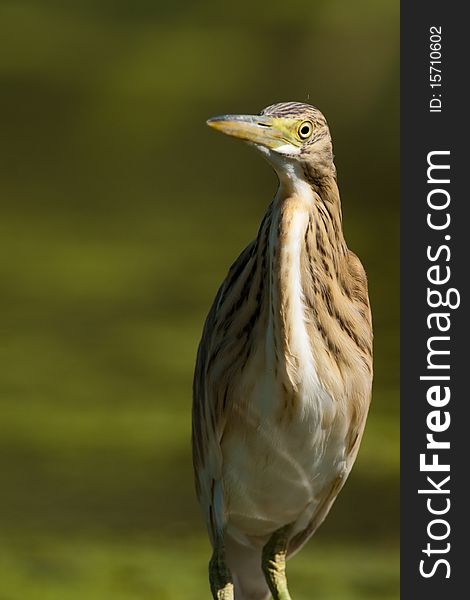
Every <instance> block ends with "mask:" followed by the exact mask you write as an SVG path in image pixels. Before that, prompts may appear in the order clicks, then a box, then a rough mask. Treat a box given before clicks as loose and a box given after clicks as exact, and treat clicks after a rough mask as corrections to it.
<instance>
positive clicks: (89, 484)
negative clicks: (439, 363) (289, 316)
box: [0, 0, 399, 600]
mask: <svg viewBox="0 0 470 600" xmlns="http://www.w3.org/2000/svg"><path fill="white" fill-rule="evenodd" d="M398 16H399V15H398V1H397V0H384V1H382V2H375V1H374V0H357V1H356V2H349V1H347V0H343V1H340V0H324V1H317V2H314V1H311V0H291V1H290V2H279V1H278V0H274V1H272V2H269V3H266V2H253V1H250V2H249V1H247V0H239V1H238V2H237V3H236V4H231V5H229V4H222V3H217V2H215V1H213V0H206V1H203V2H189V1H187V0H178V1H175V2H157V0H153V1H150V0H134V1H132V0H113V1H111V0H93V1H92V0H81V1H78V0H77V1H75V2H71V1H67V0H62V1H60V2H59V1H58V0H36V1H33V0H31V1H29V2H28V1H26V0H4V1H3V2H2V3H1V4H0V86H1V93H0V121H1V135H0V196H1V201H2V219H1V224H0V228H1V231H0V236H1V244H2V248H1V253H0V270H1V272H0V285H1V287H2V291H1V296H0V311H1V332H0V336H1V344H0V352H1V357H0V364H1V382H0V599H1V600H36V599H37V600H59V599H60V600H82V599H83V598H87V599H89V600H95V599H96V600H106V599H113V600H130V599H131V598H132V599H137V598H141V599H157V598H158V599H159V600H166V599H169V600H170V599H171V600H177V599H181V600H183V599H185V600H193V599H194V600H198V599H201V598H207V597H208V586H207V582H206V561H207V559H208V556H209V547H208V542H207V540H206V536H205V531H204V527H203V524H202V520H201V518H200V515H199V510H198V506H197V504H196V501H195V498H194V493H193V482H192V472H191V462H190V443H189V437H190V405H191V391H190V388H191V379H192V369H193V363H194V356H195V351H196V347H197V343H198V340H199V335H200V331H201V327H202V324H203V320H204V318H205V314H206V312H207V309H208V307H209V304H210V302H211V301H212V298H213V296H214V294H215V291H216V289H217V286H218V284H219V282H220V281H221V280H222V278H223V277H224V275H225V273H226V270H227V268H228V266H229V265H230V264H231V262H232V260H233V259H234V258H235V257H236V255H237V254H238V253H239V251H240V250H241V249H242V248H243V247H244V245H246V243H247V242H248V241H250V240H251V239H252V238H253V236H254V235H255V233H256V231H257V227H258V223H259V221H260V219H261V217H262V215H263V212H264V210H265V208H266V206H267V204H268V203H269V201H270V199H271V197H272V195H273V194H274V192H275V188H276V180H275V177H274V175H273V174H272V173H271V172H270V170H269V168H268V167H267V165H266V164H265V163H264V162H263V161H262V159H261V158H260V157H259V156H257V155H255V153H254V152H253V151H252V150H251V149H250V148H248V147H246V146H244V145H243V144H241V143H236V142H235V141H233V140H229V139H226V138H223V137H222V136H217V135H216V134H215V133H214V132H212V131H210V130H209V129H208V128H206V126H205V124H204V122H205V119H206V118H207V117H209V116H211V115H215V114H221V113H230V112H248V113H252V112H258V111H259V110H260V109H261V108H263V107H264V106H266V105H268V104H271V103H273V102H276V101H281V100H299V101H310V102H312V103H313V104H316V105H317V106H319V108H321V109H322V110H323V111H324V112H325V114H326V115H327V118H328V119H329V122H330V126H331V130H332V133H333V138H334V144H335V153H336V164H337V167H338V173H339V183H340V187H341V192H342V198H343V211H344V227H345V232H346V237H347V240H348V243H349V245H350V247H351V248H352V249H354V251H356V252H357V253H358V254H359V256H360V257H361V258H362V260H363V262H364V264H365V266H366V268H367V271H368V274H369V279H370V293H371V299H372V303H373V313H374V322H375V333H376V360H375V368H376V379H375V393H374V400H373V405H372V409H371V414H370V419H369V424H368V427H367V430H366V435H365V439H364V443H363V447H362V450H361V452H360V455H359V459H358V462H357V465H356V467H355V468H354V470H353V474H352V476H351V478H350V481H349V482H348V484H347V485H346V487H345V489H344V491H343V492H342V494H341V496H340V498H339V499H338V501H337V503H336V505H335V507H334V509H333V511H332V512H331V515H330V516H329V518H328V519H327V521H326V523H325V524H324V526H323V527H322V529H321V530H320V532H319V533H318V535H317V536H316V537H315V539H314V540H312V541H311V542H310V543H309V545H308V546H307V547H306V548H305V549H304V550H303V551H302V553H300V554H299V555H298V557H296V558H295V559H293V560H292V562H291V563H290V564H289V575H290V580H291V588H292V593H293V596H294V598H296V599H298V600H301V599H304V600H307V599H309V598H322V599H323V600H359V599H360V600H368V599H370V600H391V599H396V598H398V476H399V465H398V435H399V432H398V175H399V174H398V143H399V137H398V120H399V115H398V108H399V107H398V75H399V46H398V42H399V39H398V35H399V34H398Z"/></svg>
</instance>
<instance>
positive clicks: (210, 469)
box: [192, 240, 256, 539]
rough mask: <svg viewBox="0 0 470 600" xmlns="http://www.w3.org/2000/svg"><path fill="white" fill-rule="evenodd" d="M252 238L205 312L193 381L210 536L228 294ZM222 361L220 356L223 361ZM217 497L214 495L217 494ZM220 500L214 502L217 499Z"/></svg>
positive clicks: (231, 303)
mask: <svg viewBox="0 0 470 600" xmlns="http://www.w3.org/2000/svg"><path fill="white" fill-rule="evenodd" d="M255 246H256V240H255V241H253V242H252V243H251V244H249V245H248V246H247V247H246V248H245V250H244V251H243V252H242V253H241V254H240V256H239V257H238V259H237V260H236V261H235V262H234V264H233V265H232V266H231V268H230V270H229V272H228V275H227V277H226V279H225V280H224V282H223V283H222V285H221V286H220V288H219V291H218V292H217V295H216V297H215V300H214V302H213V304H212V307H211V309H210V311H209V314H208V316H207V319H206V322H205V325H204V329H203V333H202V338H201V342H200V344H199V348H198V353H197V359H196V368H195V373H194V382H193V414H192V447H193V465H194V474H195V482H196V493H197V496H198V498H199V501H200V503H201V506H202V508H203V510H204V513H205V516H206V522H207V523H208V528H209V533H210V535H211V536H212V539H214V533H215V531H216V523H217V522H220V521H219V519H218V514H217V513H218V511H220V510H222V508H221V507H220V506H219V505H218V501H217V500H218V499H217V498H216V496H217V486H219V487H220V479H221V467H222V453H221V448H220V440H221V438H222V435H223V431H224V427H225V423H226V415H227V411H228V409H229V406H230V402H231V400H232V399H231V396H230V389H229V387H230V386H229V383H230V382H229V375H228V374H227V373H228V371H229V368H228V367H229V365H228V364H227V365H225V369H224V364H223V363H224V360H223V356H222V355H224V354H225V355H226V356H227V357H228V355H229V351H228V349H227V348H228V346H229V343H230V342H229V339H228V338H229V336H230V324H231V322H232V321H233V318H234V315H235V312H236V307H237V305H236V298H234V295H233V294H231V291H232V290H234V289H235V290H236V289H237V288H238V287H239V285H237V284H239V283H240V279H243V278H246V276H247V271H248V270H249V269H250V263H251V262H252V260H254V250H255ZM225 362H226V361H225ZM219 500H220V499H219ZM219 504H220V502H219Z"/></svg>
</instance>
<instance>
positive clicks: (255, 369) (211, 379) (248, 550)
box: [193, 102, 372, 600]
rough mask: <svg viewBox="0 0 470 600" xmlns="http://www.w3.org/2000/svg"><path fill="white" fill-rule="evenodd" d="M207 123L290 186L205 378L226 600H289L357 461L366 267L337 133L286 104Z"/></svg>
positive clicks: (236, 296)
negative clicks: (292, 577)
mask: <svg viewBox="0 0 470 600" xmlns="http://www.w3.org/2000/svg"><path fill="white" fill-rule="evenodd" d="M208 123H209V125H211V126H212V127H214V128H216V129H219V130H221V131H222V132H224V133H227V134H229V135H232V136H235V137H239V138H241V139H244V140H246V141H248V142H250V143H252V144H254V145H255V146H256V147H257V148H258V149H259V150H260V151H261V152H262V153H263V154H264V155H265V157H266V158H267V160H268V161H269V162H270V164H271V165H272V166H273V167H274V169H275V171H276V173H277V175H278V177H279V182H280V185H279V189H278V192H277V194H276V196H275V198H274V200H273V201H272V203H271V204H270V205H269V207H268V209H267V212H266V214H265V216H264V219H263V221H262V223H261V226H260V228H259V231H258V235H257V237H256V239H255V240H254V241H253V242H252V243H251V244H249V245H248V246H247V248H246V249H245V250H244V251H243V252H242V253H241V254H240V256H239V258H238V259H237V260H236V261H235V263H234V264H233V265H232V267H231V268H230V270H229V273H228V275H227V277H226V279H225V281H224V282H223V283H222V285H221V287H220V289H219V291H218V293H217V296H216V298H215V301H214V303H213V305H212V308H211V310H210V312H209V315H208V317H207V320H206V323H205V326H204V331H203V335H202V340H201V343H200V346H199V350H198V356H197V362H196V371H195V377H194V401H193V459H194V470H195V478H196V489H197V495H198V498H199V500H200V502H201V505H202V508H203V511H204V515H205V520H206V523H207V526H208V530H209V535H210V539H211V543H212V545H213V548H214V555H213V558H212V560H211V563H210V579H211V588H212V592H213V595H214V598H219V599H224V600H225V599H227V600H228V599H232V598H233V597H235V599H236V600H264V599H265V598H267V597H268V596H269V591H271V593H272V594H273V597H274V599H275V600H276V599H279V600H281V599H282V600H286V599H288V598H289V595H288V591H287V584H286V579H285V571H284V562H285V558H286V556H288V555H291V554H292V553H293V552H295V551H297V550H298V549H299V548H300V547H301V546H302V545H303V544H304V543H305V542H306V541H307V540H308V538H309V537H310V536H311V535H312V534H313V533H314V531H315V530H316V529H317V527H318V526H319V525H320V524H321V522H322V521H323V519H324V518H325V517H326V515H327V513H328V511H329V509H330V507H331V505H332V503H333V502H334V500H335V498H336V496H337V494H338V492H339V491H340V489H341V487H342V485H343V484H344V482H345V480H346V478H347V476H348V474H349V471H350V469H351V467H352V464H353V462H354V460H355V457H356V454H357V451H358V448H359V444H360V441H361V437H362V433H363V430H364V426H365V421H366V417H367V411H368V406H369V402H370V393H371V384H372V327H371V316H370V309H369V300H368V294H367V280H366V275H365V272H364V269H363V267H362V265H361V263H360V261H359V259H358V258H357V256H356V255H355V254H353V253H352V252H351V251H350V250H348V248H347V245H346V242H345V239H344V236H343V229H342V218H341V205H340V197H339V191H338V187H337V182H336V170H335V166H334V164H333V152H332V145H331V137H330V133H329V129H328V125H327V123H326V120H325V118H324V116H323V115H322V114H321V113H320V111H318V109H316V108H314V107H311V106H309V105H306V104H300V103H293V102H289V103H281V104H275V105H272V106H270V107H268V108H266V109H264V110H263V111H262V112H261V113H260V115H255V116H250V117H248V116H240V115H229V116H225V117H218V118H215V119H212V120H210V121H209V122H208Z"/></svg>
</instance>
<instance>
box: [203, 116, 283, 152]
mask: <svg viewBox="0 0 470 600" xmlns="http://www.w3.org/2000/svg"><path fill="white" fill-rule="evenodd" d="M281 121H282V120H281V119H274V118H273V117H265V116H260V115H223V116H221V117H213V118H212V119H209V120H208V121H207V124H208V125H209V127H212V128H213V129H216V130H217V131H220V132H221V133H225V135H231V136H232V137H236V138H239V139H241V140H245V141H246V142H252V143H253V144H260V145H261V146H266V148H270V149H271V150H275V149H276V148H278V147H280V146H283V145H285V144H292V143H293V140H292V137H291V136H290V135H289V133H288V131H287V128H285V127H283V126H282V123H281Z"/></svg>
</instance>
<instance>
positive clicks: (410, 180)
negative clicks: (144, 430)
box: [400, 0, 470, 600]
mask: <svg viewBox="0 0 470 600" xmlns="http://www.w3.org/2000/svg"><path fill="white" fill-rule="evenodd" d="M465 8H466V4H465V3H463V2H455V1H454V2H451V1H449V0H447V1H446V2H437V1H435V0H427V1H424V0H418V1H416V0H415V1H414V2H410V1H408V2H406V1H403V2H401V92H400V98H401V132H400V134H401V174H400V177H401V599H402V600H420V599H421V598H423V599H426V600H434V599H436V600H437V599H438V598H439V599H442V598H445V599H446V600H453V599H454V598H455V599H457V598H459V599H460V598H466V597H470V591H469V588H468V585H467V577H468V576H470V564H468V565H467V563H468V560H467V557H470V549H469V541H470V540H467V536H468V535H469V518H468V514H467V510H468V508H467V507H469V508H470V493H469V492H468V491H467V489H468V488H469V487H470V486H469V485H467V483H470V481H468V475H467V474H468V473H469V472H470V466H469V461H470V417H469V411H468V406H469V404H470V398H469V391H468V385H467V381H466V379H467V373H468V374H470V348H469V346H470V345H469V343H468V336H469V334H470V327H469V314H468V301H467V299H468V287H469V286H468V279H469V278H470V249H469V244H468V243H467V240H470V217H469V216H468V215H469V214H470V189H469V188H470V182H469V181H467V180H468V176H469V175H470V138H469V129H470V128H469V126H468V117H467V113H468V112H469V111H468V108H467V105H468V104H469V101H468V100H467V98H466V92H465V89H466V88H467V87H468V86H467V83H468V81H467V80H468V77H469V72H470V69H469V58H470V50H469V44H470V24H469V21H468V20H467V19H466V18H465V16H464V9H465ZM432 26H437V27H441V28H442V89H441V90H439V91H437V90H436V93H440V94H441V97H442V102H443V105H442V112H441V113H430V112H429V100H430V98H431V97H432V93H433V92H434V91H433V90H432V89H431V88H430V86H429V83H430V82H429V74H430V69H429V67H430V39H429V37H430V27H432ZM433 150H450V165H451V169H450V179H451V183H450V186H446V187H447V189H448V190H449V191H450V194H451V204H450V207H449V210H450V214H451V224H450V227H449V230H446V231H445V234H449V235H450V236H451V239H450V240H449V241H447V240H446V241H444V240H443V237H444V232H437V231H432V230H431V229H429V227H428V226H427V224H426V218H427V213H428V207H427V194H428V192H429V190H430V186H429V184H428V183H427V178H426V170H427V166H428V165H427V154H428V152H430V151H433ZM441 243H447V244H448V245H449V247H450V250H451V259H450V261H449V262H448V263H445V262H444V261H441V263H440V264H442V265H445V264H448V265H449V266H450V268H451V281H450V283H449V285H450V286H451V287H455V288H457V289H458V290H459V292H460V295H461V304H460V307H459V308H458V309H456V310H448V311H447V312H449V313H450V317H451V320H452V325H451V328H450V331H449V333H448V335H450V337H451V340H450V342H449V348H450V351H451V354H450V358H449V357H446V358H447V359H449V360H450V365H451V369H450V371H449V373H450V376H451V381H450V384H449V385H450V388H451V400H450V402H449V405H448V406H447V407H446V408H445V409H444V408H443V409H442V410H449V412H450V415H451V425H450V428H449V430H447V431H446V432H445V433H442V434H440V435H441V438H440V439H442V440H444V439H448V440H449V441H450V443H451V448H450V450H447V451H445V452H447V458H448V459H449V461H450V465H451V470H450V473H448V474H449V475H450V477H451V478H450V482H449V486H450V495H449V498H450V501H451V508H450V510H449V512H448V513H447V514H446V515H445V516H444V515H443V518H446V519H447V520H448V522H449V525H450V527H451V532H450V534H449V537H448V538H447V539H445V540H443V541H441V542H438V541H433V540H430V539H429V538H428V535H427V525H428V524H429V522H430V521H431V520H432V519H433V518H438V517H437V516H436V517H433V516H432V515H430V514H429V512H428V510H427V507H426V500H427V497H426V496H425V495H419V494H418V489H422V488H423V487H426V474H425V473H421V472H420V469H419V455H420V454H421V453H423V452H425V451H426V433H427V432H428V429H427V426H426V416H427V414H428V412H429V411H430V410H432V408H431V407H430V406H429V404H428V403H427V401H426V390H427V388H428V386H429V385H430V384H429V382H423V381H420V380H419V377H420V375H423V374H425V371H426V363H427V348H426V343H427V340H428V337H429V336H430V335H432V334H431V333H430V331H429V329H428V327H427V324H426V317H427V315H428V314H429V313H430V312H432V309H430V308H429V307H428V306H427V301H426V294H427V286H428V282H427V269H428V267H429V266H430V263H429V261H428V259H427V257H426V249H427V246H428V245H432V246H433V247H434V248H436V247H438V246H439V245H440V244H441ZM440 310H445V309H440ZM443 335H445V334H443ZM436 437H437V436H436ZM440 455H441V461H444V458H445V456H446V455H445V454H444V451H441V452H440ZM428 474H429V475H430V476H432V474H431V473H428ZM443 475H444V474H443V473H436V477H435V479H436V481H440V480H442V478H443ZM427 487H430V486H429V485H428V486H427ZM435 497H436V498H437V496H435ZM441 498H443V496H441ZM436 506H437V504H436ZM435 531H438V529H436V530H435ZM428 542H430V543H431V545H432V546H434V547H435V548H443V547H444V546H445V545H446V543H447V542H449V543H450V550H449V552H448V553H445V554H433V555H432V557H431V558H428V557H427V556H426V555H425V554H424V553H423V552H422V550H423V549H425V548H426V545H427V543H428ZM433 557H434V558H433ZM441 557H442V558H445V559H447V560H448V561H449V564H450V569H451V570H450V578H446V577H445V575H446V572H447V569H446V568H444V566H443V565H441V566H440V567H438V568H437V569H436V572H435V575H433V576H432V577H429V578H424V577H422V576H421V575H420V572H419V565H420V561H421V560H422V559H426V561H427V562H426V569H427V570H428V571H429V570H430V566H432V565H433V560H438V559H439V558H441Z"/></svg>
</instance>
